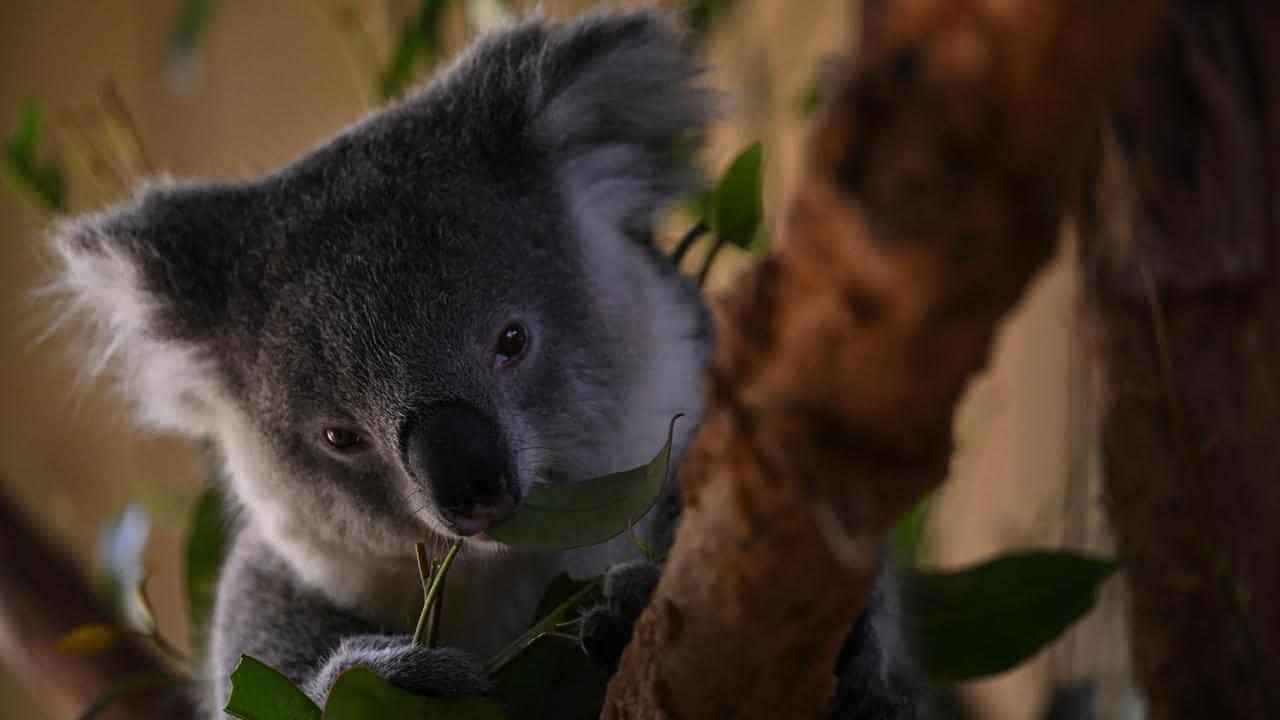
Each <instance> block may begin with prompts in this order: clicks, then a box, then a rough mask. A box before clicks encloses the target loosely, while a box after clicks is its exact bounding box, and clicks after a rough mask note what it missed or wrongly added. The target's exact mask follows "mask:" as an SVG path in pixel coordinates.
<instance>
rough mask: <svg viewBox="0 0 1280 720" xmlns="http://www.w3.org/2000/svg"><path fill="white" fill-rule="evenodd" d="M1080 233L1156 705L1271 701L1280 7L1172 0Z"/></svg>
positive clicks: (1254, 714)
mask: <svg viewBox="0 0 1280 720" xmlns="http://www.w3.org/2000/svg"><path fill="white" fill-rule="evenodd" d="M1158 37H1159V39H1160V41H1159V42H1158V43H1157V44H1155V45H1153V47H1152V48H1151V49H1150V50H1149V51H1148V52H1147V53H1145V54H1144V56H1143V58H1142V60H1141V62H1140V63H1139V64H1138V66H1137V68H1136V71H1135V72H1134V73H1133V77H1132V80H1131V82H1130V83H1129V84H1128V85H1126V86H1125V87H1124V89H1123V90H1122V91H1121V92H1118V93H1117V94H1116V95H1115V97H1114V98H1113V99H1112V102H1111V109H1112V112H1111V127H1110V129H1109V131H1108V133H1107V135H1106V136H1105V138H1104V143H1103V145H1104V152H1103V161H1102V163H1101V167H1100V173H1099V182H1098V184H1097V186H1096V188H1097V189H1096V192H1095V194H1094V197H1093V198H1092V202H1091V204H1090V210H1091V212H1090V213H1089V214H1088V219H1089V223H1088V227H1087V228H1086V232H1084V233H1083V237H1084V238H1085V239H1086V243H1085V244H1084V246H1083V249H1084V259H1085V264H1086V267H1087V269H1088V271H1089V273H1090V276H1089V277H1090V287H1089V290H1090V298H1091V300H1092V304H1093V307H1094V310H1095V315H1096V317H1097V320H1098V324H1099V326H1100V337H1101V344H1100V352H1101V355H1102V358H1103V361H1104V364H1105V366H1106V368H1107V375H1108V381H1109V382H1108V385H1109V389H1108V391H1109V403H1110V406H1109V409H1108V411H1107V412H1106V414H1105V420H1104V425H1103V452H1104V462H1105V466H1106V469H1105V474H1106V488H1107V493H1108V511H1109V514H1110V518H1111V522H1112V524H1113V526H1114V528H1115V531H1116V535H1117V539H1118V544H1119V546H1120V551H1121V553H1122V560H1123V561H1124V562H1125V565H1126V568H1127V571H1128V573H1129V577H1130V580H1131V584H1130V587H1131V594H1130V597H1131V608H1130V610H1131V627H1132V645H1133V653H1134V660H1135V667H1136V670H1137V673H1138V681H1139V683H1140V684H1141V685H1142V687H1143V689H1144V690H1145V692H1146V694H1147V696H1148V699H1149V703H1150V711H1151V712H1150V717H1151V718H1152V719H1153V720H1164V719H1165V718H1274V717H1280V689H1277V687H1276V681H1277V679H1280V611H1278V610H1277V607H1276V603H1277V600H1278V599H1280V559H1277V555H1276V552H1277V549H1278V548H1280V45H1277V42H1280V5H1277V4H1276V3H1274V2H1272V1H1271V0H1239V1H1236V2H1218V3H1203V2H1195V1H1193V0H1176V1H1175V2H1171V3H1170V12H1169V14H1168V16H1167V18H1166V19H1165V20H1164V21H1163V22H1162V24H1161V27H1160V33H1159V36H1158Z"/></svg>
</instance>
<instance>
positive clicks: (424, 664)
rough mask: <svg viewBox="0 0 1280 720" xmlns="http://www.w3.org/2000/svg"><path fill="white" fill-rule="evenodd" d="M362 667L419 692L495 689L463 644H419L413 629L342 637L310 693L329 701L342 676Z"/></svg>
mask: <svg viewBox="0 0 1280 720" xmlns="http://www.w3.org/2000/svg"><path fill="white" fill-rule="evenodd" d="M357 667H363V668H368V669H370V670H372V671H373V672H374V673H375V674H377V675H378V677H381V678H382V679H384V680H386V681H387V682H389V683H391V684H392V685H395V686H397V687H399V688H402V689H404V690H408V691H409V692H412V693H416V694H418V695H432V696H436V697H462V696H471V695H482V694H484V693H486V692H488V691H489V690H490V689H491V686H490V683H489V681H488V679H487V678H486V677H485V674H484V671H483V669H482V668H481V666H480V664H479V663H478V662H476V661H475V659H474V658H472V657H471V656H470V655H468V654H467V653H464V652H462V651H461V650H455V649H453V648H428V647H423V646H420V645H414V644H413V639H412V638H411V637H409V636H408V635H356V636H353V637H348V638H344V639H343V640H342V643H341V644H340V645H338V648H337V649H336V650H334V651H333V654H332V655H330V656H329V658H328V659H327V660H326V661H325V663H324V665H323V666H322V667H321V668H320V671H319V672H318V673H316V675H315V677H314V678H312V680H311V682H309V683H307V687H306V691H307V694H308V695H310V696H311V698H312V699H313V700H315V701H317V702H319V703H320V704H321V705H323V704H324V700H325V699H326V698H327V697H328V696H329V690H330V689H332V688H333V684H334V683H335V682H337V680H338V676H339V675H341V674H342V673H344V672H346V671H347V670H350V669H352V668H357Z"/></svg>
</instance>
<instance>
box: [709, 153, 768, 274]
mask: <svg viewBox="0 0 1280 720" xmlns="http://www.w3.org/2000/svg"><path fill="white" fill-rule="evenodd" d="M763 168H764V148H763V147H762V146H761V145H760V143H755V144H753V145H751V146H750V147H748V148H747V149H745V150H743V151H742V152H741V153H739V154H738V156H737V157H736V158H734V159H733V162H732V163H730V164H729V169H728V170H725V173H724V175H723V176H722V177H721V178H720V182H719V184H718V185H716V189H715V193H714V195H713V196H712V203H711V215H710V217H708V218H707V224H708V225H710V226H711V229H712V231H714V232H715V233H716V235H717V236H719V238H720V239H721V240H722V241H724V242H726V243H729V244H730V245H734V246H736V247H739V248H742V249H743V250H752V249H753V247H754V246H755V245H756V233H757V232H758V231H759V229H760V224H761V221H762V220H763V218H764V200H763V197H762V183H763V175H762V171H763Z"/></svg>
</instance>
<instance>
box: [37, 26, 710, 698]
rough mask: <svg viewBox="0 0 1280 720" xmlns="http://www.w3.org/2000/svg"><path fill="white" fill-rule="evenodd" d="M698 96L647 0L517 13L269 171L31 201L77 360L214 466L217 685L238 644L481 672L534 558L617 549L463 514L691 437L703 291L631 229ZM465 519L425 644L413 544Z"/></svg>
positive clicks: (438, 670) (217, 691) (354, 661)
mask: <svg viewBox="0 0 1280 720" xmlns="http://www.w3.org/2000/svg"><path fill="white" fill-rule="evenodd" d="M711 112H712V101H711V94H710V93H709V91H708V90H707V89H706V88H704V87H703V86H702V84H701V82H700V68H699V66H698V64H697V63H696V62H695V61H694V59H693V57H692V55H691V53H690V50H689V47H688V44H687V42H686V41H685V39H684V38H683V37H682V35H681V34H680V32H679V31H678V30H677V29H675V27H674V26H673V24H672V23H670V22H669V19H668V18H666V17H665V16H662V15H659V14H656V13H654V12H631V13H623V14H600V15H594V16H589V17H587V18H584V19H580V20H578V21H575V22H572V23H569V24H563V25H554V24H550V23H548V22H545V21H543V20H540V19H532V20H527V21H524V22H521V23H519V24H516V25H514V26H512V27H510V28H508V29H505V30H502V31H499V32H497V33H495V34H491V35H489V36H487V37H484V38H482V39H480V40H479V41H478V42H477V43H476V44H475V45H474V46H473V47H472V48H471V49H470V50H468V51H467V52H465V53H464V54H463V55H462V56H461V57H460V58H459V59H458V60H457V61H456V62H455V63H454V64H452V65H451V66H450V67H449V68H447V69H446V70H445V71H443V72H442V73H441V74H439V75H438V76H437V77H436V78H435V79H434V80H433V81H432V82H431V83H430V84H428V85H426V86H425V87H424V88H422V89H421V90H419V91H417V92H416V93H415V94H413V95H412V96H410V97H408V98H407V99H405V100H403V101H401V102H399V103H397V104H395V105H393V106H391V107H390V108H388V109H385V110H383V111H380V112H377V113H374V114H372V115H370V116H369V117H367V118H365V119H363V120H361V121H360V122H358V123H356V124H355V125H353V126H352V127H350V128H348V129H347V130H345V131H343V132H341V133H340V134H338V135H337V136H336V137H334V138H333V139H331V140H329V141H328V142H326V143H325V144H323V145H321V146H320V147H318V148H316V149H315V150H313V151H311V152H309V153H307V154H306V155H305V156H303V157H301V158H300V159H298V160H296V161H295V162H293V163H292V164H290V165H288V166H286V167H284V168H282V169H280V170H278V171H276V172H273V173H271V174H269V175H266V176H265V177H262V178H259V179H255V180H251V181H246V182H185V181H183V182H179V181H173V180H161V181H156V182H153V183H151V184H150V185H149V186H147V187H145V188H143V189H142V190H141V191H140V192H138V193H137V194H136V195H135V196H134V197H133V198H132V199H131V200H129V201H127V202H125V203H124V204H122V205H120V206H118V207H115V208H112V209H109V210H107V211H105V212H102V213H99V214H94V215H89V216H87V217H83V218H79V219H76V220H73V221H71V222H69V223H68V224H66V225H65V226H63V227H61V228H60V229H59V230H58V231H57V232H56V237H55V246H56V250H57V253H58V254H59V256H60V260H61V265H60V267H61V270H60V276H59V280H58V284H59V285H60V287H61V289H62V290H63V291H64V294H65V296H66V297H67V298H68V299H69V308H70V311H71V312H73V313H75V314H77V315H80V316H83V317H84V318H86V319H87V320H88V321H89V323H90V324H91V326H92V327H94V328H95V330H96V332H95V336H96V338H97V340H98V342H97V345H96V347H95V348H94V349H95V353H94V355H93V356H92V357H91V358H90V363H89V364H90V365H95V366H96V365H103V364H105V363H107V362H108V361H110V362H112V363H113V364H114V365H115V366H117V367H118V368H119V375H120V380H121V383H120V384H121V387H122V388H123V389H124V392H125V395H126V397H127V398H128V399H129V400H130V401H131V403H132V405H133V406H134V408H135V409H136V415H137V417H138V418H139V421H140V423H141V424H143V425H144V426H147V427H150V428H153V429H158V430H162V431H173V432H177V433H182V434H186V435H190V436H195V437H200V438H208V439H210V440H212V444H213V445H214V446H215V447H216V448H217V451H218V453H219V454H220V458H221V461H222V465H223V466H224V471H223V475H224V477H223V478H222V482H223V484H224V485H225V488H226V491H227V494H228V495H229V498H230V500H229V502H230V503H231V505H232V507H233V510H234V513H235V515H236V517H237V521H236V527H235V529H234V533H235V534H234V540H233V543H232V547H231V549H230V551H229V556H228V558H227V560H226V564H225V566H224V569H223V573H222V576H221V579H220V583H219V587H218V594H217V602H216V608H215V612H214V617H213V621H212V627H211V634H210V643H209V645H210V647H209V651H208V658H207V663H206V668H207V671H206V676H207V677H206V681H207V686H208V687H207V692H206V693H205V695H206V701H205V705H206V706H207V708H208V712H209V713H210V714H211V715H212V714H215V713H216V712H218V711H219V709H220V708H221V707H222V706H223V704H224V703H225V701H226V697H227V693H228V690H229V688H228V683H227V677H228V675H229V673H230V672H231V671H232V669H233V667H234V666H235V664H236V662H237V660H238V659H239V658H240V656H241V655H242V654H246V655H252V656H254V657H257V658H259V659H260V660H262V661H264V662H266V663H267V664H269V665H271V666H273V667H275V668H277V669H279V670H280V671H281V672H282V673H284V674H285V675H286V676H287V677H288V678H289V679H290V680H292V681H293V682H295V683H297V684H298V685H299V686H300V687H302V688H304V690H305V692H307V694H309V695H310V696H311V697H312V698H313V699H315V700H316V701H317V702H321V703H322V702H323V701H324V699H325V696H326V694H327V692H328V690H329V688H330V687H331V685H332V683H333V682H334V680H335V678H336V677H337V676H338V674H340V673H341V672H342V671H343V670H346V669H348V668H351V667H355V666H364V667H368V668H371V669H372V670H374V671H375V672H377V673H378V674H380V675H381V676H383V677H384V678H386V679H388V680H389V681H391V682H393V683H395V684H397V685H399V686H401V687H404V688H406V689H409V690H412V691H416V692H420V693H424V694H433V695H440V696H451V695H466V694H471V693H477V692H483V691H484V690H485V688H486V682H485V680H484V677H483V676H482V674H481V672H480V670H479V662H478V661H482V660H483V659H485V658H487V657H489V656H491V655H492V654H493V653H495V652H496V651H498V650H499V649H501V648H502V647H503V646H504V645H505V644H506V643H508V642H509V641H511V640H513V639H514V638H515V637H517V636H518V635H519V633H520V632H522V631H523V630H524V629H526V628H527V627H528V625H529V624H530V623H531V621H532V620H533V619H534V618H533V617H532V615H533V612H534V610H535V607H536V604H537V601H538V600H539V597H540V595H541V593H542V591H543V590H544V589H545V588H546V586H547V584H548V583H549V582H550V581H551V580H552V579H553V578H554V577H556V576H557V575H558V574H560V573H563V572H568V573H570V574H572V575H576V576H582V575H586V574H594V573H599V572H602V571H603V570H605V569H606V568H608V567H610V566H612V565H614V564H616V563H618V562H620V561H622V560H624V559H626V558H628V557H630V556H631V555H632V554H633V547H634V543H633V540H632V539H631V538H628V537H626V536H623V537H620V538H618V539H616V540H614V541H611V542H610V543H606V544H604V545H601V546H597V547H593V548H586V549H581V550H574V551H566V552H545V551H534V550H528V549H521V548H517V547H506V546H503V545H501V544H499V543H498V542H496V541H494V540H492V539H489V538H487V537H486V535H485V531H486V530H488V529H489V528H491V527H493V526H494V525H495V524H496V523H499V522H501V521H502V520H503V519H505V518H506V517H508V516H509V515H510V514H511V513H512V512H513V511H514V510H515V509H516V508H518V506H519V504H520V501H521V499H522V498H524V497H525V496H526V495H527V494H528V493H529V491H530V489H531V488H532V487H533V486H534V485H535V484H539V483H568V482H574V481H577V480H581V479H586V478H590V477H595V476H599V475H603V474H606V473H609V472H614V471H617V470H621V469H626V468H629V467H634V466H636V465H640V464H642V463H644V462H646V461H648V460H649V459H650V458H651V457H652V456H653V454H654V453H655V452H656V451H657V450H658V449H659V448H660V447H661V446H662V444H663V442H664V441H665V439H666V432H667V427H668V422H669V421H670V419H671V418H672V417H673V416H674V415H677V414H683V415H685V416H686V418H687V420H683V421H681V422H680V423H679V424H678V425H677V431H678V432H677V438H676V440H675V453H676V454H677V455H678V454H679V452H680V451H681V448H682V447H683V446H684V445H685V444H686V443H687V440H688V435H689V432H690V431H691V430H692V428H693V427H694V426H695V424H696V419H697V417H698V414H699V407H700V403H701V400H702V398H701V394H702V393H701V379H700V375H701V369H702V366H703V364H704V360H705V358H706V356H707V353H708V348H709V345H710V338H709V330H708V328H709V322H708V316H707V312H706V310H705V308H704V306H703V304H702V302H701V300H700V298H699V295H698V292H697V289H696V287H694V285H693V284H692V283H690V282H688V281H686V280H685V279H683V277H682V276H681V275H680V274H679V273H678V272H676V270H675V269H674V268H673V267H672V266H671V264H670V263H668V262H665V261H664V258H663V257H662V255H661V254H660V253H659V252H658V251H657V250H656V249H655V246H654V244H653V241H652V235H653V224H654V220H655V215H656V214H657V213H658V212H659V211H660V210H661V209H663V207H664V206H666V205H667V204H669V203H670V202H671V201H672V200H673V199H675V198H677V197H678V196H680V195H681V194H682V193H684V192H686V191H687V190H688V189H689V188H690V187H691V183H693V182H695V180H696V175H695V173H694V172H693V171H692V170H691V168H690V163H689V160H690V158H691V154H692V150H693V148H694V146H695V144H696V142H697V140H698V138H699V137H700V135H701V134H702V132H703V129H704V127H705V125H706V123H707V121H708V119H709V117H710V116H711ZM670 522H671V516H670V514H669V513H662V512H658V511H655V512H652V513H650V517H647V518H646V519H645V520H644V521H643V522H642V524H641V528H640V531H641V532H642V533H648V534H649V535H650V536H659V537H660V536H662V535H663V534H664V532H665V530H666V529H667V528H669V525H670ZM459 537H465V538H467V542H466V543H465V545H464V546H463V549H462V551H461V553H460V555H459V557H458V560H457V561H456V563H455V565H454V567H453V569H452V571H451V573H450V575H449V583H448V592H447V597H446V602H445V607H444V612H443V613H442V623H441V627H440V633H439V636H438V637H439V639H440V645H441V647H438V648H421V647H415V646H413V645H412V643H411V641H410V636H409V633H410V632H411V631H412V628H413V623H414V620H415V619H416V614H417V612H418V610H419V608H420V604H421V591H420V586H419V583H418V577H417V568H416V563H415V559H414V553H413V548H414V544H415V543H416V542H419V541H422V542H426V543H427V544H428V546H429V547H430V548H432V549H433V550H434V551H435V552H438V553H439V552H443V550H444V548H445V547H446V546H447V545H448V544H449V543H450V542H451V541H452V540H453V539H455V538H459Z"/></svg>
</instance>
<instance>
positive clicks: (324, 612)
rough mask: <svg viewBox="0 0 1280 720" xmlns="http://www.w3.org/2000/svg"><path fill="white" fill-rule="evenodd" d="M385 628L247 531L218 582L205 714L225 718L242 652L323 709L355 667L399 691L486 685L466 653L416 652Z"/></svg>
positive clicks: (458, 690) (445, 692) (467, 689)
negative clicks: (311, 584)
mask: <svg viewBox="0 0 1280 720" xmlns="http://www.w3.org/2000/svg"><path fill="white" fill-rule="evenodd" d="M380 630H381V628H375V627H373V626H372V625H371V624H369V623H367V622H364V621H363V620H361V619H360V618H358V617H356V616H355V615H354V614H353V613H351V612H350V611H347V610H344V609H342V608H340V607H338V606H336V605H334V604H333V603H332V602H331V601H329V599H328V598H326V597H325V596H324V595H323V594H322V593H320V592H318V591H316V590H314V589H311V588H307V587H305V586H304V585H303V584H302V583H301V582H300V581H298V579H297V578H296V577H295V576H294V574H293V572H292V570H291V569H290V568H289V567H288V565H287V564H286V563H285V562H284V561H283V560H281V559H280V558H279V557H278V556H277V555H276V554H275V553H274V552H273V551H272V550H271V548H270V547H269V546H267V545H266V544H265V543H263V542H261V541H259V540H257V539H256V538H255V537H254V534H253V531H252V529H251V528H246V529H245V530H243V531H242V532H241V533H240V535H239V536H238V537H237V538H236V540H235V543H234V544H233V546H232V549H231V552H230V554H229V556H228V558H227V562H226V564H225V566H224V568H223V572H222V577H221V579H220V581H219V585H218V602H217V607H216V609H215V613H214V620H213V625H212V628H211V633H210V645H209V653H210V656H209V663H208V668H207V678H208V682H209V687H208V689H207V691H206V692H205V697H206V698H207V699H208V706H207V708H206V715H207V717H210V718H215V717H222V715H221V711H222V708H223V707H224V706H225V705H226V702H227V696H228V694H229V692H230V683H229V681H228V678H229V677H230V675H231V672H232V671H233V670H234V669H235V666H236V663H237V662H239V660H240V656H241V655H251V656H253V657H254V658H256V659H258V660H261V661H262V662H264V663H266V664H267V665H270V666H271V667H273V668H275V669H276V670H279V671H280V672H281V673H283V674H284V675H285V677H287V678H289V680H290V681H291V682H293V683H294V684H295V685H297V686H298V687H300V688H302V690H303V691H304V692H306V693H307V695H309V696H310V697H311V699H312V700H314V701H315V702H316V703H317V704H320V705H322V706H323V704H324V701H325V699H326V698H327V697H328V694H329V690H330V688H332V687H333V683H334V682H335V681H336V680H337V679H338V676H339V675H341V674H342V672H343V671H345V670H348V669H351V668H354V667H367V668H369V669H370V670H372V671H373V672H375V673H377V674H378V675H379V676H380V677H382V678H384V679H386V680H388V681H390V682H391V683H393V684H395V685H397V686H399V687H402V688H404V689H406V690H409V691H411V692H416V693H421V694H427V695H437V696H456V695H474V694H479V693H483V692H484V691H485V690H486V689H487V688H488V682H487V680H486V678H485V676H484V674H483V672H482V670H481V668H480V666H479V663H477V662H475V661H474V660H473V659H472V658H471V657H470V656H468V655H466V654H465V653H462V652H460V651H457V650H453V649H450V648H434V649H427V648H421V647H415V646H414V645H413V642H412V638H411V637H410V636H408V635H381V634H377V633H378V632H379V631H380Z"/></svg>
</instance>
